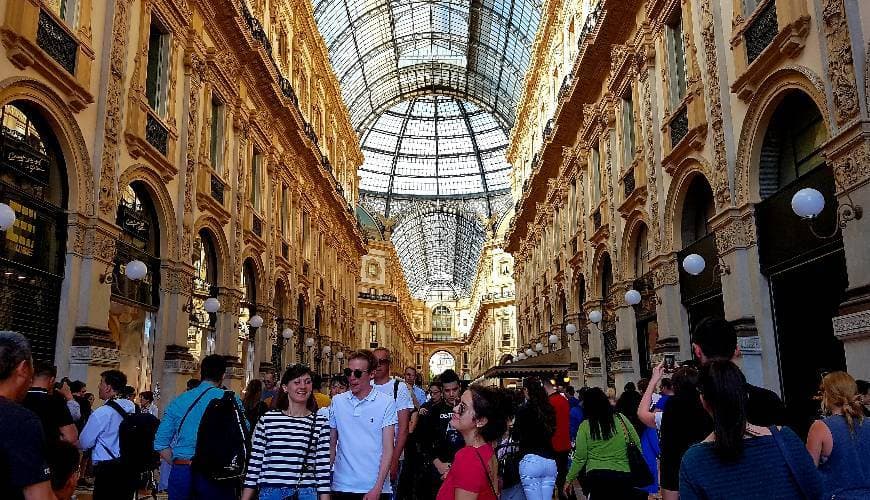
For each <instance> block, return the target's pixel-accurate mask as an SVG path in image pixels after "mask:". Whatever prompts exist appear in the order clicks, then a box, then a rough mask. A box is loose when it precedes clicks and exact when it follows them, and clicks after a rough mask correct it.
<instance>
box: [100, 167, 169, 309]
mask: <svg viewBox="0 0 870 500" xmlns="http://www.w3.org/2000/svg"><path fill="white" fill-rule="evenodd" d="M120 196H121V199H120V201H119V203H118V211H117V214H116V218H115V222H116V224H118V227H120V228H121V234H120V236H119V237H118V241H117V243H116V248H115V268H114V272H113V274H114V279H113V281H112V295H113V296H115V297H117V298H121V299H124V300H127V301H132V302H135V303H137V304H139V305H142V306H145V307H150V308H155V309H156V308H157V307H158V302H159V289H160V287H159V283H158V280H159V277H160V258H159V249H160V240H159V238H160V229H159V226H158V222H157V213H156V211H155V209H154V204H153V202H152V201H151V197H150V195H149V194H148V192H147V190H146V189H145V185H144V184H142V183H140V182H134V183H132V184H129V185H127V186H125V187H123V188H122V189H121V192H120ZM132 260H140V261H142V262H144V263H145V265H146V266H147V267H148V273H147V274H146V276H145V278H144V279H142V280H139V281H133V280H130V279H128V278H127V275H126V266H127V263H129V262H130V261H132Z"/></svg>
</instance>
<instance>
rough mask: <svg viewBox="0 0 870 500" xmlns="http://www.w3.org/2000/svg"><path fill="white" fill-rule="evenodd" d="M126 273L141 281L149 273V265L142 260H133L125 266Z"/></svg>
mask: <svg viewBox="0 0 870 500" xmlns="http://www.w3.org/2000/svg"><path fill="white" fill-rule="evenodd" d="M124 274H125V275H126V276H127V278H129V279H131V280H133V281H139V280H141V279H142V278H144V277H145V276H146V275H147V274H148V266H146V265H145V263H144V262H142V261H141V260H131V261H130V262H128V263H127V265H126V266H125V268H124Z"/></svg>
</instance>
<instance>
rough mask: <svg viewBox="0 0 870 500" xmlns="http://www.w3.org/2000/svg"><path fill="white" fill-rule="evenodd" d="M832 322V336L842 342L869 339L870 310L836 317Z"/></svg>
mask: <svg viewBox="0 0 870 500" xmlns="http://www.w3.org/2000/svg"><path fill="white" fill-rule="evenodd" d="M832 321H833V324H834V336H836V337H837V338H838V339H840V340H842V341H845V340H859V339H867V338H870V310H864V311H858V312H854V313H851V314H844V315H842V316H836V317H835V318H833V320H832Z"/></svg>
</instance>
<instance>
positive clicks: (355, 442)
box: [329, 350, 396, 500]
mask: <svg viewBox="0 0 870 500" xmlns="http://www.w3.org/2000/svg"><path fill="white" fill-rule="evenodd" d="M375 363H376V360H375V357H374V355H373V354H372V353H371V351H367V350H361V351H357V352H355V353H353V354H352V355H351V356H350V358H349V359H348V362H347V366H348V368H349V369H350V375H349V376H348V382H349V383H350V390H349V391H348V392H345V393H343V394H339V395H337V396H336V397H335V398H333V400H332V404H331V405H330V407H329V409H330V412H329V425H330V427H332V455H333V456H334V457H335V465H334V469H333V473H332V496H331V498H332V500H387V499H388V498H389V497H390V495H391V493H392V491H393V490H392V488H391V487H390V482H389V481H387V474H389V472H390V464H391V463H392V458H393V439H394V438H393V436H394V434H393V426H395V425H396V405H395V403H394V402H393V398H391V397H390V396H388V395H386V394H384V393H382V392H380V391H376V390H374V388H373V387H372V385H371V373H372V369H373V368H374V367H375Z"/></svg>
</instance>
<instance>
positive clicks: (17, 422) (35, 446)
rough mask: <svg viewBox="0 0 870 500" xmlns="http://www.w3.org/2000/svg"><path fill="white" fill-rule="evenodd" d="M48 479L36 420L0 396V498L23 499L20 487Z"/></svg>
mask: <svg viewBox="0 0 870 500" xmlns="http://www.w3.org/2000/svg"><path fill="white" fill-rule="evenodd" d="M49 477H50V474H49V470H48V464H47V463H46V461H45V441H44V439H43V436H42V424H41V422H40V421H39V417H37V416H36V414H34V413H33V412H32V411H30V410H28V409H27V408H24V407H23V406H21V405H19V404H17V403H15V402H13V401H10V400H8V399H6V398H3V397H0V498H2V499H4V500H18V499H20V498H24V495H23V494H22V493H21V490H22V489H23V488H25V487H27V486H30V485H33V484H38V483H41V482H43V481H48V480H49Z"/></svg>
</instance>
